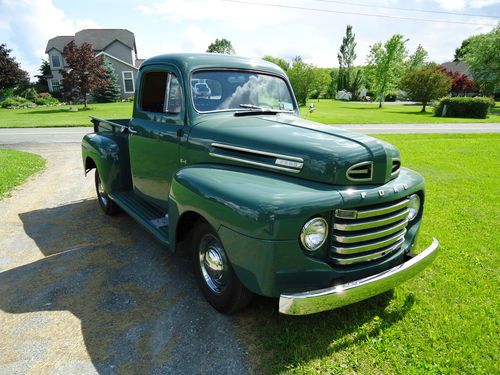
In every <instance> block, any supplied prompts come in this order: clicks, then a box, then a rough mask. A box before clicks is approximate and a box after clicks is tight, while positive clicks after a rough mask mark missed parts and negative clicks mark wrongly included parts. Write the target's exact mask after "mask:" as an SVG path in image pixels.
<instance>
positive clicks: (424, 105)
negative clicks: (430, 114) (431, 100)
mask: <svg viewBox="0 0 500 375" xmlns="http://www.w3.org/2000/svg"><path fill="white" fill-rule="evenodd" d="M422 104H423V106H422V110H421V111H420V112H425V107H426V106H427V102H423V103H422Z"/></svg>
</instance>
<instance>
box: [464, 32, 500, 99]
mask: <svg viewBox="0 0 500 375" xmlns="http://www.w3.org/2000/svg"><path fill="white" fill-rule="evenodd" d="M463 59H464V61H465V62H466V63H467V66H468V68H469V71H470V72H471V74H472V77H474V81H475V82H476V83H477V84H478V86H479V87H480V89H481V92H482V93H483V94H484V95H492V94H494V93H495V92H496V91H497V90H498V89H499V87H500V24H499V25H497V27H495V29H493V30H492V31H491V32H489V33H487V34H480V35H476V36H474V37H473V38H471V39H470V41H469V42H468V43H467V45H466V46H465V47H464V53H463Z"/></svg>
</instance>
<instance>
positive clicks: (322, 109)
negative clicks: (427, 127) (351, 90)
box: [301, 99, 500, 124]
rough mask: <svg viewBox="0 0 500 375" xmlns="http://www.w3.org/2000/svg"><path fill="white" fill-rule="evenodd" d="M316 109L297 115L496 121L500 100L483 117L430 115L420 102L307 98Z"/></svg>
mask: <svg viewBox="0 0 500 375" xmlns="http://www.w3.org/2000/svg"><path fill="white" fill-rule="evenodd" d="M309 102H310V103H314V105H315V107H316V110H315V111H314V112H313V113H311V114H309V113H308V110H307V108H304V107H302V108H301V115H302V117H304V118H307V119H309V120H312V121H317V122H321V123H323V124H396V123H400V124H423V123H457V122H500V104H499V102H497V106H496V107H495V111H494V114H490V116H489V117H488V118H486V119H470V118H451V117H434V115H433V113H432V111H431V109H430V108H427V112H426V113H422V112H420V110H421V109H422V106H420V105H417V106H415V105H392V104H384V105H383V106H382V108H381V109H379V108H378V103H349V102H343V101H337V100H328V99H323V100H320V101H317V100H310V101H308V103H309Z"/></svg>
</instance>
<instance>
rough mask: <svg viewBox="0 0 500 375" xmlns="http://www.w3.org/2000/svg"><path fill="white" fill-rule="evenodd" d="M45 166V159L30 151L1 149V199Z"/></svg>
mask: <svg viewBox="0 0 500 375" xmlns="http://www.w3.org/2000/svg"><path fill="white" fill-rule="evenodd" d="M44 167H45V160H44V159H43V158H42V157H41V156H38V155H35V154H30V153H28V152H22V151H16V150H10V149H0V199H2V198H5V197H7V196H8V195H9V191H10V190H12V189H13V188H14V187H16V186H18V185H21V184H22V183H23V182H24V181H25V180H26V179H27V178H28V177H29V176H31V175H32V174H33V173H35V172H38V171H39V170H41V169H43V168H44Z"/></svg>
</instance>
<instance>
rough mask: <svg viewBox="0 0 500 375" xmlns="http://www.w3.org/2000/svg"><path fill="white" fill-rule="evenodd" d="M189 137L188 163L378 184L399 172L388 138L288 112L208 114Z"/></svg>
mask: <svg viewBox="0 0 500 375" xmlns="http://www.w3.org/2000/svg"><path fill="white" fill-rule="evenodd" d="M188 141H189V143H190V146H191V147H189V152H188V155H186V156H187V158H188V160H189V163H190V164H192V163H207V162H209V163H224V164H233V165H234V164H236V165H242V166H246V167H252V168H259V169H264V170H268V171H274V172H277V173H283V174H287V175H293V176H297V177H300V178H304V179H308V180H312V181H318V182H324V183H330V184H336V185H355V184H382V183H385V182H387V181H389V180H390V179H392V178H394V177H396V175H397V173H398V172H399V159H400V156H399V152H398V150H397V149H396V148H394V147H393V146H391V145H390V144H388V143H386V142H383V141H380V140H377V139H375V138H372V137H369V136H366V135H363V134H358V133H352V132H348V131H345V130H341V129H338V128H335V127H332V126H329V125H323V124H318V123H315V122H312V121H307V120H304V119H301V118H299V117H296V116H293V115H288V114H277V115H251V116H241V117H240V116H234V113H232V112H225V113H214V114H206V115H204V116H202V119H201V121H199V122H197V123H195V124H194V125H193V128H192V130H191V132H190V134H189V139H188ZM393 168H394V170H393ZM395 169H397V171H396V170H395Z"/></svg>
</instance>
